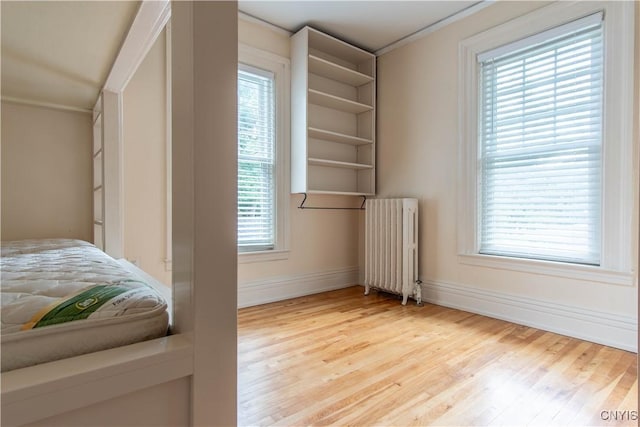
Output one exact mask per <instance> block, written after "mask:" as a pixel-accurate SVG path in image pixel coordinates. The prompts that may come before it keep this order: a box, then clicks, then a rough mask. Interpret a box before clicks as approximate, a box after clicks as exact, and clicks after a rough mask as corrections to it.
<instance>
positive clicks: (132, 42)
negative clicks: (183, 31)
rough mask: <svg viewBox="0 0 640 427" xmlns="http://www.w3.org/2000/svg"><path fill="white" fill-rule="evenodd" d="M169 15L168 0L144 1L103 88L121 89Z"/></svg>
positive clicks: (119, 90)
mask: <svg viewBox="0 0 640 427" xmlns="http://www.w3.org/2000/svg"><path fill="white" fill-rule="evenodd" d="M170 17H171V2H170V1H169V0H154V1H143V2H142V4H141V5H140V9H138V13H137V14H136V17H135V19H134V21H133V24H132V25H131V29H130V30H129V33H128V34H127V37H126V39H125V40H124V43H123V44H122V47H121V48H120V51H119V52H118V56H117V57H116V60H115V61H114V63H113V67H112V68H111V71H110V72H109V76H108V77H107V79H106V81H105V83H104V89H106V90H110V91H114V92H122V90H123V89H124V88H125V87H126V86H127V83H128V82H129V80H130V79H131V77H132V76H133V75H134V73H135V71H136V69H137V68H138V66H139V65H140V63H141V62H142V60H143V59H144V58H145V56H146V55H147V52H149V49H150V48H151V46H153V43H154V42H155V40H156V39H157V38H158V35H159V34H160V32H161V31H162V30H163V29H164V27H165V25H166V24H167V21H168V20H169V18H170Z"/></svg>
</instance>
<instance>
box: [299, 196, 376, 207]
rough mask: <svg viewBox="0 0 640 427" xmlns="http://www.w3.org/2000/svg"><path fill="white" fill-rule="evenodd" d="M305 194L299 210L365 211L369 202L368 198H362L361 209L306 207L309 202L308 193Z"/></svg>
mask: <svg viewBox="0 0 640 427" xmlns="http://www.w3.org/2000/svg"><path fill="white" fill-rule="evenodd" d="M302 194H304V199H302V202H301V203H300V206H298V209H318V210H320V209H324V210H339V211H363V210H365V209H364V204H365V203H366V202H367V196H360V197H362V204H361V205H360V207H359V208H329V207H324V206H305V205H304V203H305V202H306V201H307V193H302Z"/></svg>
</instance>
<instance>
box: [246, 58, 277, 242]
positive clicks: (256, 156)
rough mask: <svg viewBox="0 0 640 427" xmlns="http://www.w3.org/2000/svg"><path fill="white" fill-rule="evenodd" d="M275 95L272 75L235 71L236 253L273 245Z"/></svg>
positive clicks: (250, 68)
mask: <svg viewBox="0 0 640 427" xmlns="http://www.w3.org/2000/svg"><path fill="white" fill-rule="evenodd" d="M275 139H276V130H275V95H274V76H273V74H272V73H271V72H269V71H265V70H260V69H257V68H253V67H249V66H245V65H241V66H240V68H239V70H238V250H240V251H261V250H268V249H273V248H274V244H275V224H274V221H275V182H274V181H275V178H274V173H275V167H274V166H275V165H274V158H275Z"/></svg>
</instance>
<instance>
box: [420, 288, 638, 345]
mask: <svg viewBox="0 0 640 427" xmlns="http://www.w3.org/2000/svg"><path fill="white" fill-rule="evenodd" d="M422 289H423V290H422V299H423V300H424V301H427V302H429V303H432V304H437V305H441V306H444V307H450V308H455V309H459V310H464V311H469V312H471V313H476V314H481V315H483V316H488V317H492V318H496V319H501V320H505V321H508V322H513V323H517V324H520V325H525V326H531V327H534V328H538V329H543V330H545V331H550V332H554V333H558V334H561V335H567V336H570V337H574V338H579V339H583V340H586V341H591V342H595V343H598V344H604V345H607V346H610V347H615V348H619V349H622V350H627V351H632V352H637V351H638V343H637V337H638V319H637V318H633V317H629V316H622V315H619V314H616V313H610V312H604V311H598V310H593V309H589V310H587V309H584V308H580V307H576V306H570V305H565V304H559V303H555V302H551V301H544V300H540V299H535V298H530V297H526V298H524V297H521V296H516V295H511V294H505V293H502V292H494V291H488V290H486V289H477V288H472V287H471V286H467V285H461V284H455V283H450V282H442V281H432V280H425V283H424V284H423V285H422Z"/></svg>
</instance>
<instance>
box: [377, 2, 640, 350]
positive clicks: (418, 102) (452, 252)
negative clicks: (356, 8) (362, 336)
mask: <svg viewBox="0 0 640 427" xmlns="http://www.w3.org/2000/svg"><path fill="white" fill-rule="evenodd" d="M542 6H544V3H539V2H497V3H496V4H494V5H492V6H490V7H488V8H486V9H484V10H482V11H481V12H478V13H476V14H474V15H472V16H470V17H467V18H465V19H462V20H460V21H458V22H455V23H453V24H451V25H448V26H446V27H444V28H442V29H440V30H438V31H435V32H434V33H431V34H429V35H427V36H426V37H424V38H421V39H419V40H417V41H415V42H413V43H410V44H408V45H406V46H403V47H401V48H398V49H396V50H394V51H391V52H389V53H387V54H384V55H382V56H381V57H380V58H379V59H378V107H379V110H378V147H377V150H378V159H377V167H378V189H379V197H387V196H410V197H417V198H419V200H420V210H421V211H420V230H421V231H420V251H421V252H420V266H419V268H420V275H421V278H422V280H423V281H424V282H425V285H423V288H424V289H425V293H426V295H427V298H428V299H430V300H431V301H434V302H437V303H440V304H443V305H450V306H458V307H461V308H464V309H467V310H470V311H476V312H480V313H485V314H489V315H494V316H496V317H502V318H506V319H511V320H514V321H518V322H521V323H527V324H532V325H534V326H541V327H545V328H547V329H554V330H556V331H558V332H563V333H569V334H574V335H581V336H582V337H583V338H587V339H593V340H600V341H602V340H603V337H605V338H606V336H607V335H611V337H610V341H609V343H610V344H612V345H621V346H623V347H626V348H634V347H635V341H636V340H635V336H636V330H637V326H636V324H637V288H636V286H621V285H611V284H606V283H599V282H595V281H589V280H572V279H566V278H560V277H554V276H545V275H540V274H528V273H519V272H514V271H507V270H499V269H491V268H483V267H476V266H470V265H465V264H462V263H460V262H459V260H458V252H457V244H456V236H457V234H456V233H457V220H456V219H457V209H465V207H464V206H456V201H457V188H458V182H457V180H458V170H457V168H458V154H459V153H458V108H459V105H458V88H457V79H458V43H459V42H460V41H461V40H463V39H465V38H467V37H470V36H472V35H474V34H477V33H479V32H481V31H483V30H486V29H488V28H491V27H493V26H496V25H498V24H500V23H503V22H506V21H507V20H509V19H512V18H514V17H517V16H520V15H522V14H525V13H526V12H528V11H531V10H533V9H536V8H539V7H542ZM638 23H639V20H638V19H636V26H638ZM636 39H638V38H637V37H636ZM636 43H637V44H640V43H638V41H636ZM638 59H640V58H639V57H636V61H638ZM637 75H638V73H636V76H637ZM636 104H637V102H636ZM637 116H638V115H637V110H636V114H635V117H637ZM636 129H637V124H636ZM634 143H635V147H636V156H635V158H636V159H637V146H638V136H637V134H636V136H635V142H634ZM635 169H636V171H637V162H636V168H635ZM637 181H638V180H637V177H636V179H635V180H634V182H635V183H636V186H635V188H634V194H636V195H637V194H638V186H637ZM636 197H637V196H636ZM637 230H638V229H637V201H636V208H635V213H634V227H633V230H629V232H630V233H632V235H633V236H634V244H633V248H632V250H633V253H634V259H636V258H637V255H636V254H637V235H638V231H637ZM636 277H637V275H636ZM572 322H573V323H572ZM600 327H602V330H599V329H598V328H600ZM616 334H618V335H617V336H613V335H616ZM631 337H633V340H632V341H633V343H631ZM616 341H617V343H616Z"/></svg>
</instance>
